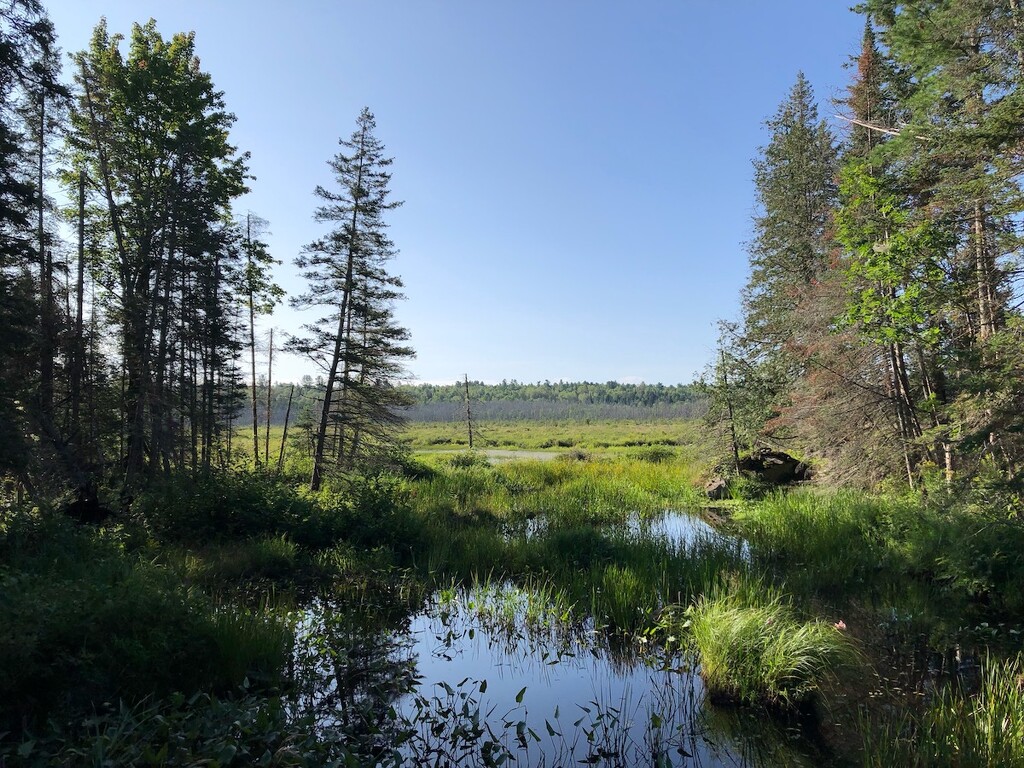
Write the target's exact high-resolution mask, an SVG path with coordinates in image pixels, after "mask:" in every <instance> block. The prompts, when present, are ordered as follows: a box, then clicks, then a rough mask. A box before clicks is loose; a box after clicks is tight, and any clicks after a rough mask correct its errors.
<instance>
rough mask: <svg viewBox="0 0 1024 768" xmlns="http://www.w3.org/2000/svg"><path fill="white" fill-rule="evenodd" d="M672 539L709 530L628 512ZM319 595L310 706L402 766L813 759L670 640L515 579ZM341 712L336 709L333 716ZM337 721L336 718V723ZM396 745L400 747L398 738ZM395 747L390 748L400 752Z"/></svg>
mask: <svg viewBox="0 0 1024 768" xmlns="http://www.w3.org/2000/svg"><path fill="white" fill-rule="evenodd" d="M629 525H630V526H631V527H632V531H633V533H635V534H636V535H638V536H644V537H651V536H656V537H659V538H664V540H665V541H666V545H667V546H670V547H671V546H678V545H679V544H683V543H688V542H690V541H691V540H692V539H693V538H694V537H701V536H714V535H716V534H715V533H714V531H713V530H712V529H711V528H710V527H708V526H706V525H705V524H704V523H703V522H702V521H700V520H697V519H696V518H693V517H691V516H689V515H684V514H676V513H670V514H666V515H665V516H664V517H661V518H658V519H655V520H648V521H640V520H634V521H631V522H630V523H629ZM385 614H386V612H378V611H373V610H371V611H369V612H368V613H367V614H366V615H365V616H364V617H363V619H362V620H360V621H358V622H355V623H353V621H352V618H351V617H352V614H351V612H350V611H346V614H345V615H346V617H347V618H345V620H344V621H342V620H340V618H339V617H341V616H342V613H341V612H340V611H338V612H335V611H332V610H331V608H330V606H329V605H327V604H320V605H318V606H314V607H313V608H312V609H311V610H310V612H309V614H308V616H307V620H306V622H305V633H304V634H305V636H306V637H307V639H308V640H309V642H308V643H307V644H306V645H305V646H304V651H303V652H302V653H301V654H300V656H302V658H301V659H299V662H298V663H299V664H302V665H305V666H306V667H307V675H306V679H308V680H310V681H313V682H312V683H311V685H310V686H309V688H308V690H307V691H306V694H305V695H306V697H307V699H308V701H307V703H308V704H312V705H315V706H316V707H317V709H318V711H319V712H321V713H322V714H321V716H320V717H321V722H323V723H324V724H325V726H331V725H332V724H342V725H345V726H346V727H348V728H350V729H351V728H352V727H353V723H357V725H358V730H360V732H366V733H370V734H372V735H373V737H374V738H376V739H378V741H379V744H380V749H381V751H382V752H383V751H385V750H386V751H387V753H388V754H389V755H392V758H391V759H392V760H395V759H399V755H400V759H401V760H402V762H404V763H406V764H410V765H413V764H418V765H452V766H473V765H498V764H515V765H520V766H569V765H575V766H580V765H605V766H751V767H755V766H756V767H761V766H776V765H787V766H811V765H819V766H820V765H822V764H827V763H828V761H827V760H825V759H824V757H823V756H822V755H821V754H820V753H818V752H817V750H816V749H815V748H814V746H813V744H812V743H811V742H810V741H809V740H808V739H807V738H805V735H804V734H802V733H801V732H800V730H799V729H798V728H796V727H795V726H793V727H787V726H786V725H784V724H780V723H778V722H776V721H774V720H772V718H770V717H768V716H766V715H765V714H764V713H761V712H756V711H753V710H736V709H719V708H716V707H714V706H713V705H711V704H710V702H708V701H707V700H706V697H705V695H704V689H703V686H702V684H701V680H700V676H699V675H698V674H697V670H696V669H695V666H694V663H693V660H692V659H691V658H690V657H689V656H688V655H687V654H685V653H683V652H681V651H680V649H679V646H678V643H677V642H675V641H674V639H669V640H668V641H667V642H666V643H665V645H658V644H655V643H653V642H650V641H645V640H644V638H632V639H630V640H627V641H622V640H615V639H614V638H609V637H608V636H607V635H606V634H605V633H604V632H601V631H598V630H595V629H594V627H593V626H592V625H591V624H588V623H586V622H583V623H580V622H578V621H575V622H574V621H572V620H570V619H569V618H568V617H567V616H564V615H559V613H558V610H557V609H556V608H554V607H552V606H544V605H538V601H537V597H536V595H531V594H529V593H527V592H525V591H523V590H521V589H520V588H518V587H516V586H515V585H512V584H510V583H502V584H496V585H494V584H492V585H490V586H486V587H474V588H469V589H466V588H456V587H453V588H451V589H447V590H441V591H439V592H437V593H435V594H434V595H432V596H430V597H429V598H428V599H427V600H426V601H425V603H424V604H422V605H420V606H419V607H418V609H417V610H415V611H414V612H413V613H411V614H405V615H400V614H396V615H392V616H388V615H385ZM332 718H333V721H332ZM335 721H336V722H335ZM396 745H397V747H396ZM396 749H397V752H396V751H395V750H396Z"/></svg>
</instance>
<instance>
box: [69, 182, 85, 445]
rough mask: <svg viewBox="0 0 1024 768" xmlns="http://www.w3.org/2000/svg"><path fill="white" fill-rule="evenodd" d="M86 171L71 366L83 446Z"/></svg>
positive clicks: (74, 426) (81, 185) (74, 418)
mask: <svg viewBox="0 0 1024 768" xmlns="http://www.w3.org/2000/svg"><path fill="white" fill-rule="evenodd" d="M84 315H85V171H79V172H78V280H77V286H76V291H75V340H74V346H73V350H74V358H73V360H74V362H73V364H72V366H71V381H70V386H71V434H72V435H74V438H75V441H76V443H77V444H78V445H79V446H81V445H82V443H83V441H82V435H81V408H82V371H83V369H84V366H85V328H84V326H83V320H84Z"/></svg>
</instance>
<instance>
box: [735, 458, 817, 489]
mask: <svg viewBox="0 0 1024 768" xmlns="http://www.w3.org/2000/svg"><path fill="white" fill-rule="evenodd" d="M740 470H741V471H743V472H746V473H748V474H751V475H755V476H756V477H757V478H758V479H760V480H761V481H762V482H764V483H767V484H768V485H789V484H790V483H798V482H802V481H804V480H809V479H810V468H809V467H808V466H807V465H806V464H804V463H803V462H802V461H799V460H797V459H794V458H793V457H792V456H790V455H789V454H788V453H785V452H784V451H770V450H760V451H755V452H754V453H752V454H750V455H749V456H744V457H743V458H742V459H740Z"/></svg>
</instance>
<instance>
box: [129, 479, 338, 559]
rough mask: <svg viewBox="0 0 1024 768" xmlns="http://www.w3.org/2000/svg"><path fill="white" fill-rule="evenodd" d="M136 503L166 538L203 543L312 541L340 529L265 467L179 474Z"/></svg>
mask: <svg viewBox="0 0 1024 768" xmlns="http://www.w3.org/2000/svg"><path fill="white" fill-rule="evenodd" d="M136 508H137V510H138V513H139V514H140V516H141V517H142V519H143V520H145V522H146V524H147V525H148V526H149V527H150V529H151V530H152V531H153V532H154V533H155V534H156V535H157V536H158V537H159V538H161V539H163V540H167V541H180V542H187V543H193V544H204V543H208V542H211V541H227V540H238V539H245V538H252V537H260V536H267V535H271V536H277V535H281V534H288V535H290V536H292V537H293V538H294V540H295V541H296V542H297V543H302V544H312V543H314V542H315V540H316V539H317V538H318V537H321V536H322V537H330V536H332V535H333V534H335V531H333V530H331V526H330V524H325V521H324V520H323V514H322V511H321V510H320V509H318V505H317V504H316V503H315V502H314V501H313V500H312V499H311V498H308V497H305V496H302V495H300V494H299V493H298V492H296V491H295V490H294V489H292V488H290V487H289V486H287V485H285V484H283V483H280V482H278V481H277V480H276V479H275V478H274V477H272V476H271V475H268V474H264V473H261V472H251V471H237V472H219V473H216V474H209V475H199V476H197V477H189V476H185V475H179V476H175V477H172V478H171V479H169V480H165V481H163V482H160V483H155V484H153V485H152V486H151V487H150V489H149V490H148V491H147V492H146V493H145V494H143V495H142V496H141V497H140V498H139V499H138V500H137V502H136ZM324 543H325V544H328V543H330V542H329V540H328V541H325V542H324Z"/></svg>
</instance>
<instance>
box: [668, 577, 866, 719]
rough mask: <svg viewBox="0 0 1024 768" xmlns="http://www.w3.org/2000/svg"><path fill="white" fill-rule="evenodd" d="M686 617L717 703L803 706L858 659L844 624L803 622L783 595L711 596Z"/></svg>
mask: <svg viewBox="0 0 1024 768" xmlns="http://www.w3.org/2000/svg"><path fill="white" fill-rule="evenodd" d="M687 614H688V618H689V622H688V623H689V627H688V630H689V637H690V642H691V643H692V647H693V648H694V649H695V650H696V651H697V653H698V658H699V661H700V673H701V676H702V677H703V679H704V683H705V685H706V686H707V689H708V693H709V695H710V696H711V698H712V700H713V701H718V702H739V703H764V704H769V705H773V706H783V707H795V706H799V705H801V704H803V703H805V702H807V701H808V700H809V699H810V698H811V697H812V696H813V695H814V694H815V693H817V692H818V691H819V690H820V689H821V688H822V687H823V686H824V685H825V684H826V683H827V682H829V681H830V680H833V679H835V675H836V673H837V672H838V671H839V669H841V668H842V667H843V666H845V665H848V664H850V663H852V662H853V661H854V660H855V659H856V652H855V650H854V647H853V645H852V643H851V642H850V640H849V638H848V637H847V636H846V635H845V634H844V633H843V632H842V631H841V630H840V629H838V628H837V627H835V626H833V625H832V624H828V623H826V622H823V621H800V620H798V619H797V618H796V616H795V614H794V613H793V610H792V609H791V608H790V607H789V606H788V605H786V604H785V603H784V602H783V601H782V600H781V598H780V597H778V596H771V597H769V598H768V599H766V600H765V601H764V602H761V603H760V604H751V603H748V602H747V601H745V600H742V599H740V598H738V597H736V596H734V595H714V594H712V595H709V596H704V597H701V598H700V599H699V600H698V601H697V602H696V603H695V604H694V605H693V606H692V607H691V608H690V610H689V611H688V612H687Z"/></svg>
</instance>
